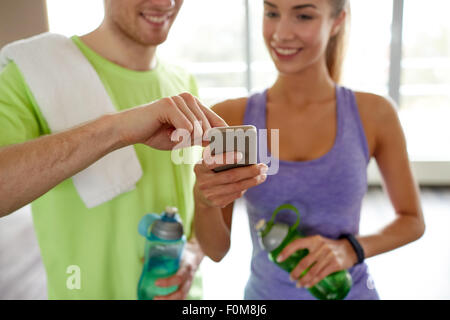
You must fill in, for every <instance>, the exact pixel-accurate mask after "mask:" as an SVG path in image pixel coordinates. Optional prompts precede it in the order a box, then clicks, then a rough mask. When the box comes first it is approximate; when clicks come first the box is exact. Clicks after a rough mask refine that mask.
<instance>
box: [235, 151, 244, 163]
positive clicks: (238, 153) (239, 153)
mask: <svg viewBox="0 0 450 320" xmlns="http://www.w3.org/2000/svg"><path fill="white" fill-rule="evenodd" d="M243 157H244V155H243V154H242V152H237V153H236V159H237V161H241V160H242V158H243Z"/></svg>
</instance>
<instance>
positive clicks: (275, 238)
mask: <svg viewBox="0 0 450 320" xmlns="http://www.w3.org/2000/svg"><path fill="white" fill-rule="evenodd" d="M282 210H291V211H294V212H295V213H296V214H297V221H296V223H295V224H294V225H293V226H289V225H287V224H284V223H277V222H275V217H276V216H277V214H278V213H279V212H280V211H282ZM299 223H300V213H299V212H298V210H297V208H296V207H294V206H293V205H290V204H284V205H282V206H280V207H278V208H277V209H276V210H275V211H274V213H273V215H272V218H271V219H270V221H268V222H266V221H265V220H261V221H259V222H258V224H257V225H256V230H257V231H258V236H259V241H260V244H261V246H262V247H263V248H264V250H266V251H268V252H269V259H270V260H271V261H272V262H274V263H275V264H277V265H278V266H279V267H280V268H282V269H283V270H285V271H287V272H289V273H290V272H291V271H292V270H293V269H294V268H295V267H296V266H297V265H298V263H299V262H300V260H302V259H303V258H304V257H306V256H307V255H308V253H309V250H308V249H301V250H297V251H296V252H295V253H294V254H292V255H291V256H289V257H288V258H287V259H286V260H284V261H283V262H277V257H278V255H279V254H280V253H281V251H283V249H284V248H285V247H286V246H287V245H288V244H289V243H291V242H292V241H294V240H295V239H299V238H303V235H302V234H301V233H300V232H299V231H298V230H297V227H298V225H299ZM311 267H312V266H310V267H308V268H307V269H306V270H305V271H303V273H302V274H301V275H300V278H301V277H303V276H304V275H305V274H306V273H307V272H308V271H309V269H310V268H311ZM351 287H352V276H351V275H350V273H349V272H348V271H347V270H341V271H337V272H334V273H332V274H330V275H328V276H327V277H325V278H324V279H323V280H321V281H320V282H319V283H317V284H316V285H315V286H313V287H311V288H309V289H308V290H309V292H310V293H311V294H312V295H313V296H314V297H316V298H317V299H319V300H342V299H344V298H345V297H346V296H347V294H348V293H349V291H350V289H351Z"/></svg>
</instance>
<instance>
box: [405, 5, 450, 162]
mask: <svg viewBox="0 0 450 320" xmlns="http://www.w3.org/2000/svg"><path fill="white" fill-rule="evenodd" d="M449 12H450V1H447V0H429V1H426V2H423V1H419V0H408V1H405V9H404V29H403V30H404V31H403V33H404V34H403V61H402V82H401V89H400V94H401V100H400V107H401V109H400V116H401V119H402V124H403V127H404V129H405V132H406V137H407V140H408V147H409V152H410V155H411V157H412V159H413V160H425V161H450V148H449V141H450V127H449V122H450V23H449V21H448V13H449Z"/></svg>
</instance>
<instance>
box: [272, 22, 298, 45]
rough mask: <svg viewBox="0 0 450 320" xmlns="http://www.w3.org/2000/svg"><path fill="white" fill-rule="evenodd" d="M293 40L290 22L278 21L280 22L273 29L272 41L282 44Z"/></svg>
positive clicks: (293, 35)
mask: <svg viewBox="0 0 450 320" xmlns="http://www.w3.org/2000/svg"><path fill="white" fill-rule="evenodd" d="M294 38H295V34H294V32H293V27H292V25H291V24H290V22H289V21H286V20H283V19H282V20H280V22H279V23H278V25H277V28H276V29H275V33H274V35H273V39H274V40H275V41H279V42H282V41H289V40H293V39H294Z"/></svg>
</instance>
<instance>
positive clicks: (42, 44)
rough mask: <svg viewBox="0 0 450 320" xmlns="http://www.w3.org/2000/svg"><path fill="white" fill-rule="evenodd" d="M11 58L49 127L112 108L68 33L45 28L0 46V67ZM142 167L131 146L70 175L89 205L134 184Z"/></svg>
mask: <svg viewBox="0 0 450 320" xmlns="http://www.w3.org/2000/svg"><path fill="white" fill-rule="evenodd" d="M11 60H12V61H14V62H15V63H16V65H17V66H18V68H19V69H20V71H21V72H22V74H23V76H24V78H25V81H26V82H27V84H28V86H29V88H30V90H31V92H32V93H33V95H34V98H35V99H36V101H37V103H38V105H39V107H40V109H41V111H42V114H43V115H44V117H45V119H46V120H47V123H48V126H49V128H50V130H51V131H52V133H56V132H58V131H61V130H66V129H69V128H72V127H75V126H76V125H79V124H81V123H84V122H86V121H90V120H93V119H96V118H98V117H100V116H101V115H104V114H107V113H114V112H116V109H115V108H114V106H113V104H112V102H111V99H110V98H109V96H108V94H107V92H106V90H105V88H104V86H103V84H102V82H101V80H100V78H99V76H98V75H97V73H96V71H95V70H94V68H93V67H92V65H91V64H90V63H89V61H88V60H87V59H86V57H85V56H84V55H83V54H82V53H81V52H80V50H79V49H78V48H77V46H76V45H75V44H74V43H73V42H72V40H71V39H69V38H66V37H64V36H62V35H57V34H50V33H44V34H41V35H38V36H35V37H32V38H29V39H25V40H20V41H17V42H14V43H12V44H9V45H7V46H6V47H4V48H3V49H2V51H1V53H0V70H1V69H3V68H4V67H5V66H6V65H7V64H8V63H9V61H11ZM141 176H142V168H141V165H140V163H139V160H138V158H137V156H136V152H135V150H134V147H133V146H128V147H126V148H122V149H120V150H117V151H114V152H112V153H110V154H108V155H106V156H105V157H103V158H102V159H100V160H98V161H97V162H95V163H94V164H92V165H91V166H90V167H88V168H86V169H85V170H83V171H81V172H79V173H78V174H76V175H75V176H73V182H74V184H75V188H76V189H77V191H78V193H79V195H80V197H81V199H82V200H83V202H84V203H85V205H86V206H87V207H88V208H92V207H95V206H97V205H100V204H102V203H104V202H106V201H109V200H111V199H113V198H115V197H116V196H118V195H120V194H122V193H124V192H127V191H130V190H132V189H134V188H135V186H136V182H137V181H138V180H139V179H140V178H141Z"/></svg>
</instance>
